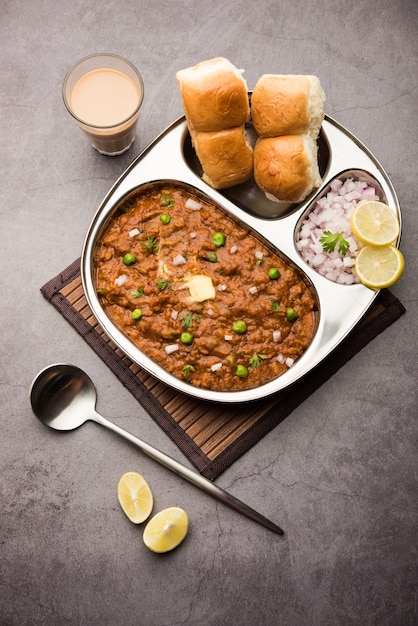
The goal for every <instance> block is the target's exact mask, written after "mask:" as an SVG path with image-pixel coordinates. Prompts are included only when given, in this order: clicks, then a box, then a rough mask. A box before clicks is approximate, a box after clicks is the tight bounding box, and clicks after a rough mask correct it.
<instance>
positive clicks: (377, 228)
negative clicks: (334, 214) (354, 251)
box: [350, 200, 399, 246]
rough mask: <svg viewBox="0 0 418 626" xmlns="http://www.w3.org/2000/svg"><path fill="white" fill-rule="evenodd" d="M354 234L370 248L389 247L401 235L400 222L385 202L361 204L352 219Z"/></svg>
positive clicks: (373, 201) (372, 201) (371, 201)
mask: <svg viewBox="0 0 418 626" xmlns="http://www.w3.org/2000/svg"><path fill="white" fill-rule="evenodd" d="M350 226H351V230H352V231H353V234H354V236H355V237H357V239H359V240H360V241H361V242H363V243H365V244H368V245H370V246H387V245H389V244H392V243H393V242H394V241H395V239H396V238H397V237H398V235H399V220H398V218H397V216H396V215H395V213H394V212H393V211H392V209H391V208H390V207H389V206H388V205H387V204H385V203H384V202H378V201H376V200H369V201H366V202H360V204H358V205H357V206H356V208H355V209H354V211H353V213H352V214H351V218H350Z"/></svg>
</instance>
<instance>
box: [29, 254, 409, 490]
mask: <svg viewBox="0 0 418 626" xmlns="http://www.w3.org/2000/svg"><path fill="white" fill-rule="evenodd" d="M41 292H42V294H43V295H44V296H45V298H46V299H47V300H48V301H49V302H51V303H52V304H53V306H54V307H55V308H56V309H57V310H58V311H60V313H61V314H62V315H63V316H64V318H65V319H66V320H67V321H68V322H69V323H70V324H71V325H72V326H73V327H74V328H75V330H76V331H77V332H78V333H79V334H80V335H81V336H82V337H83V338H84V339H85V341H86V342H87V343H88V344H89V345H90V346H91V347H92V348H93V350H94V351H95V352H96V353H97V354H98V355H99V356H100V358H101V359H102V360H103V361H104V362H105V363H106V364H107V365H108V366H109V367H110V369H111V370H112V371H113V372H114V373H115V375H116V376H117V378H118V379H119V380H120V381H121V382H122V383H123V385H124V386H125V387H126V388H127V389H129V390H130V391H131V393H132V394H133V395H134V396H135V397H136V398H137V400H138V401H139V402H140V403H141V404H142V406H143V407H144V408H145V409H146V410H147V412H148V413H149V414H150V415H151V417H152V418H153V419H154V420H155V421H156V423H157V424H159V426H160V427H161V428H162V429H163V430H164V431H165V432H166V433H167V434H168V435H169V436H170V437H171V438H172V440H173V441H174V442H175V443H176V444H177V446H178V447H179V448H180V449H181V450H182V451H183V453H184V454H185V455H186V456H187V457H188V459H189V460H190V462H191V463H193V465H194V466H195V467H196V468H197V469H198V470H199V472H200V473H201V474H203V475H204V476H206V477H207V478H210V479H212V480H213V479H215V478H216V477H217V476H219V474H221V473H222V472H223V471H224V470H225V469H226V468H227V467H229V466H230V465H231V464H232V463H233V462H234V461H235V460H236V459H238V458H239V457H240V456H241V455H242V454H244V453H245V452H246V451H247V450H249V449H250V448H251V447H252V446H253V445H254V444H255V443H257V442H258V441H259V440H260V439H261V438H262V437H263V436H265V435H266V434H267V433H268V432H269V431H271V430H272V429H273V428H274V427H275V426H277V424H279V423H280V422H281V421H282V420H283V419H284V418H285V417H287V416H288V415H289V414H290V413H291V412H292V411H293V409H294V408H295V407H297V406H298V405H299V404H300V403H302V402H303V401H304V400H306V398H308V397H309V396H310V395H311V394H312V393H313V392H314V391H315V389H317V388H318V387H320V386H321V385H322V384H323V383H324V382H325V381H326V380H327V379H328V378H330V377H331V376H332V375H333V374H334V373H335V372H336V371H337V370H338V369H340V368H341V367H342V366H343V365H344V363H346V362H347V361H348V360H349V359H351V358H352V357H353V356H354V355H355V354H356V353H357V352H359V351H360V350H361V349H362V348H363V347H364V346H365V345H366V344H367V343H369V341H371V340H372V339H373V338H374V337H376V336H377V335H378V334H379V333H381V332H382V331H383V330H384V329H385V328H387V327H388V326H389V325H390V324H392V323H393V322H394V321H396V320H397V319H398V318H399V317H400V316H401V315H402V314H403V313H405V308H404V306H403V305H402V304H401V303H400V302H399V300H397V299H396V298H395V297H394V296H393V295H392V294H391V292H390V291H388V290H382V291H381V292H380V293H379V295H378V297H377V298H376V300H375V301H374V303H373V305H372V307H371V308H370V310H369V311H368V313H367V314H366V315H365V317H364V318H363V320H362V321H361V323H360V324H359V325H358V326H357V327H356V328H355V329H354V330H353V331H352V332H351V333H350V335H349V336H348V337H347V338H346V339H345V340H344V342H343V343H342V344H340V346H339V347H338V349H337V350H335V351H334V352H333V353H332V354H331V355H329V356H328V357H327V358H326V359H325V360H324V361H323V362H322V363H321V364H320V365H319V366H318V367H316V368H315V369H313V370H312V371H311V372H310V373H309V374H307V375H306V376H305V377H304V378H303V379H301V380H300V381H299V382H298V383H296V384H294V385H292V386H291V387H290V388H288V389H286V390H284V391H281V392H279V393H277V394H275V395H273V396H270V397H269V398H267V399H262V400H257V401H255V402H250V403H243V404H231V405H229V404H228V405H226V404H217V403H211V402H206V401H202V400H196V399H194V398H192V397H189V396H187V395H185V394H182V393H181V392H178V391H176V390H173V389H171V388H170V387H168V386H167V385H165V384H164V383H161V382H159V381H158V380H156V379H155V378H154V377H152V376H150V375H149V374H147V372H145V371H144V370H142V369H141V368H140V367H139V366H138V365H136V364H135V363H132V361H131V360H130V359H129V358H128V357H126V356H125V355H124V354H123V353H122V352H121V351H120V350H119V348H117V347H116V346H115V344H114V343H113V342H112V341H111V340H110V339H109V338H108V337H107V335H106V334H105V333H104V331H103V329H102V328H101V327H100V326H99V324H98V323H97V321H96V319H95V317H94V316H93V314H92V312H91V310H90V308H89V307H88V304H87V301H86V298H85V296H84V292H83V288H82V284H81V278H80V259H76V260H75V261H74V262H73V263H72V264H71V265H70V266H69V267H67V268H66V269H65V270H64V271H63V272H61V273H60V274H58V275H57V276H56V277H55V278H53V279H52V280H50V281H49V282H48V283H46V284H45V285H44V286H43V287H42V288H41Z"/></svg>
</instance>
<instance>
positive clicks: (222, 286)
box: [216, 285, 226, 291]
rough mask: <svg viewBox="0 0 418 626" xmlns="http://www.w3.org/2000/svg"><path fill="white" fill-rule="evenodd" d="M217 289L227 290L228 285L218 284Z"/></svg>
mask: <svg viewBox="0 0 418 626" xmlns="http://www.w3.org/2000/svg"><path fill="white" fill-rule="evenodd" d="M216 289H217V290H218V291H225V290H226V285H218V286H217V287H216Z"/></svg>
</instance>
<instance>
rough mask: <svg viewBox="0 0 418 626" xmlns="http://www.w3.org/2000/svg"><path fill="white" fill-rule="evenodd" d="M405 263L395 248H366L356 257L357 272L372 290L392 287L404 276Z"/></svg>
mask: <svg viewBox="0 0 418 626" xmlns="http://www.w3.org/2000/svg"><path fill="white" fill-rule="evenodd" d="M404 267H405V261H404V258H403V255H402V253H401V252H400V250H398V248H395V246H365V247H364V248H361V249H360V251H359V253H358V254H357V256H356V262H355V266H354V268H355V271H356V274H357V276H358V277H359V279H360V281H361V282H362V283H363V284H364V285H366V287H370V288H371V289H383V288H384V287H390V286H391V285H393V284H394V283H395V282H396V281H397V280H399V278H400V277H401V276H402V273H403V270H404Z"/></svg>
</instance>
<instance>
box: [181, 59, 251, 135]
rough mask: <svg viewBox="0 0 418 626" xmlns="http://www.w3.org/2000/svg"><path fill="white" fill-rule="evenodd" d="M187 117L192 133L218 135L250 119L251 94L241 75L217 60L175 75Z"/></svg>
mask: <svg viewBox="0 0 418 626" xmlns="http://www.w3.org/2000/svg"><path fill="white" fill-rule="evenodd" d="M176 79H177V82H178V85H179V88H180V94H181V97H182V101H183V109H184V114H185V116H186V120H187V124H188V126H189V129H190V130H191V131H199V132H200V131H217V130H224V129H226V128H232V127H236V126H240V125H241V124H244V123H245V122H246V121H248V119H249V113H250V109H249V102H248V91H247V85H246V83H245V80H244V79H243V77H242V74H241V72H240V71H239V70H238V69H237V68H236V67H235V66H234V65H233V64H232V63H230V62H229V61H228V60H227V59H225V58H223V57H217V58H214V59H208V60H207V61H202V62H201V63H197V64H196V65H194V66H193V67H189V68H186V69H184V70H180V71H178V72H177V74H176Z"/></svg>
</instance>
